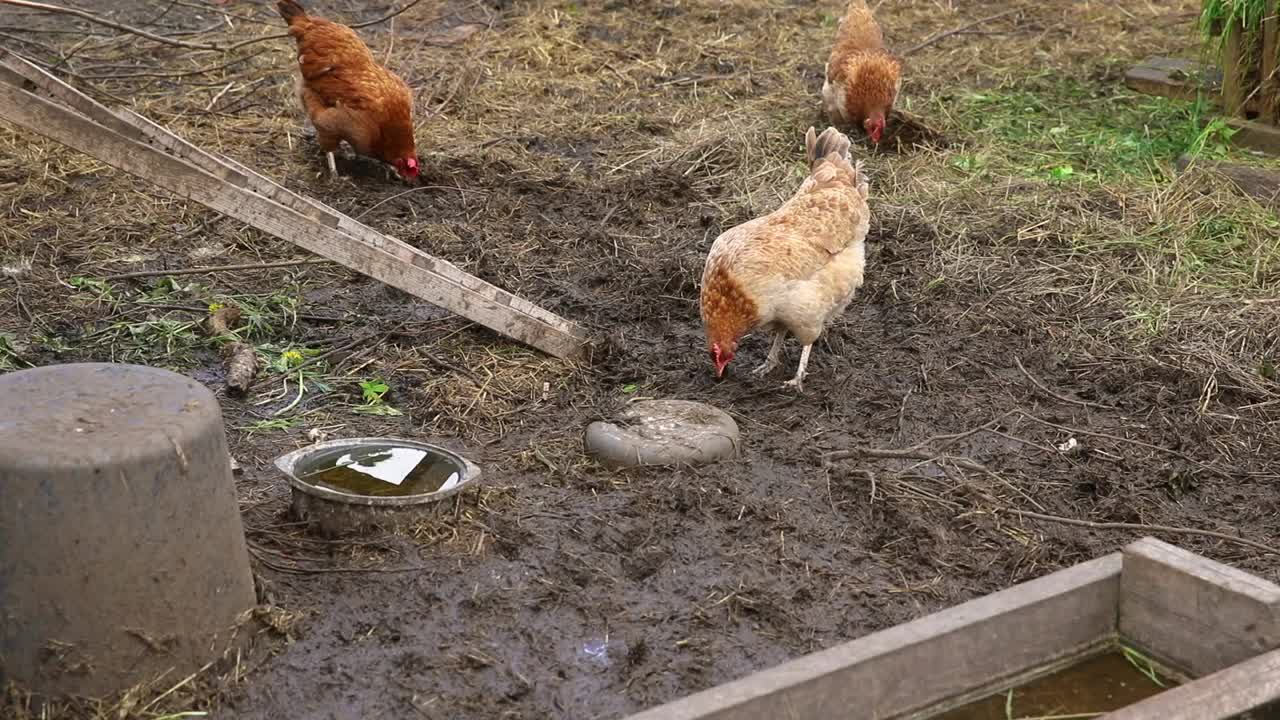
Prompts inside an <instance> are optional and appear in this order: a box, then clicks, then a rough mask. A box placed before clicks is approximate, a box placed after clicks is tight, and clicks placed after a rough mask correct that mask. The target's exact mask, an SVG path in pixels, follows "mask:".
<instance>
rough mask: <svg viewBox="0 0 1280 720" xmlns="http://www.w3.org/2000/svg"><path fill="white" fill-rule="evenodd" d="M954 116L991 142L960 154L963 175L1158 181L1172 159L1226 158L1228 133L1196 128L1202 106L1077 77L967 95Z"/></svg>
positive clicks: (957, 162)
mask: <svg viewBox="0 0 1280 720" xmlns="http://www.w3.org/2000/svg"><path fill="white" fill-rule="evenodd" d="M952 112H953V113H954V117H955V119H956V120H958V121H959V122H960V124H961V125H963V126H964V127H965V128H969V129H979V130H980V131H981V135H982V137H988V138H992V141H991V142H987V143H985V144H984V145H983V146H982V148H981V150H980V151H979V152H978V153H973V154H967V155H958V156H956V157H954V158H952V161H951V165H952V167H955V168H957V169H959V170H961V171H964V172H969V173H973V172H982V171H983V170H984V169H988V168H990V169H993V170H997V171H1004V172H1008V173H1011V174H1017V175H1024V176H1029V177H1037V178H1042V179H1045V180H1053V181H1059V182H1073V181H1093V182H1098V183H1105V182H1111V181H1115V180H1123V179H1156V180H1158V179H1162V178H1165V177H1166V176H1167V175H1168V174H1169V168H1170V166H1171V164H1172V162H1173V161H1174V160H1176V159H1177V157H1178V156H1179V155H1180V154H1182V153H1184V152H1187V153H1191V154H1194V155H1197V156H1212V157H1222V156H1225V155H1227V154H1228V153H1229V152H1230V150H1229V145H1228V144H1227V140H1228V139H1229V138H1230V132H1231V131H1230V129H1229V128H1227V127H1226V126H1225V125H1223V124H1222V123H1221V122H1218V123H1210V124H1209V125H1208V126H1207V127H1205V128H1203V129H1202V128H1201V127H1200V122H1199V121H1200V118H1201V116H1202V114H1203V107H1202V106H1201V105H1200V104H1199V103H1191V102H1184V101H1177V100H1170V99H1167V98H1159V97H1150V96H1146V95H1136V94H1132V93H1128V92H1125V91H1115V90H1114V89H1113V88H1110V87H1107V88H1102V87H1098V86H1093V85H1090V84H1085V83H1081V82H1078V81H1075V80H1045V79H1037V78H1033V79H1032V80H1030V81H1028V82H1025V83H1022V84H1019V85H1017V86H1014V87H1007V88H998V89H992V90H984V91H980V92H971V93H968V94H965V95H962V96H961V97H959V98H958V99H957V100H956V101H955V103H954V105H953V107H952Z"/></svg>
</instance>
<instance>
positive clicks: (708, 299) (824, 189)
mask: <svg viewBox="0 0 1280 720" xmlns="http://www.w3.org/2000/svg"><path fill="white" fill-rule="evenodd" d="M805 147H806V151H807V156H808V160H809V177H808V178H806V179H805V181H804V182H803V183H802V184H801V185H800V188H799V189H798V190H797V191H796V193H795V195H793V196H792V197H791V199H789V200H787V202H785V203H783V205H782V206H781V207H779V208H778V209H777V210H774V211H773V212H771V213H769V214H768V215H765V216H764V217H759V218H756V219H754V220H749V221H747V222H745V223H743V224H741V225H738V226H737V227H733V228H730V229H729V230H727V231H725V232H724V233H722V234H721V235H720V236H719V237H718V238H716V240H715V242H714V243H712V245H711V251H710V253H709V254H708V255H707V264H706V267H705V268H704V270H703V273H702V296H701V308H702V323H703V327H704V329H705V331H706V336H707V347H708V350H709V351H710V352H711V361H712V363H713V364H714V365H715V369H716V376H717V377H719V376H721V375H723V374H724V369H725V366H726V365H728V364H729V361H730V360H732V359H733V356H734V353H735V352H737V349H738V342H739V341H740V339H741V338H742V336H743V335H745V334H746V333H748V332H750V331H751V330H754V329H756V328H759V327H765V328H768V329H769V330H770V331H771V332H772V333H773V344H772V345H771V346H770V348H769V356H768V358H767V359H766V360H765V362H764V364H762V365H761V366H759V367H758V368H756V369H755V372H756V373H757V374H764V373H767V372H769V371H770V370H772V369H773V368H774V367H776V366H777V365H778V360H779V355H780V353H781V350H782V340H783V338H784V336H785V334H786V333H788V332H790V333H791V334H792V335H795V336H796V338H798V339H799V340H800V342H801V343H803V344H804V350H803V351H802V352H801V354H800V366H799V368H798V369H797V370H796V374H795V377H793V378H792V379H791V380H789V381H787V383H786V384H785V386H789V387H793V388H795V389H796V390H803V385H802V383H803V382H804V376H805V373H806V371H807V367H808V364H809V352H810V350H811V349H812V348H813V344H814V342H816V341H817V339H818V337H819V336H820V335H821V334H822V331H823V329H824V327H825V326H826V324H827V323H828V322H829V321H830V320H831V319H832V318H834V317H835V316H837V315H839V314H840V313H842V312H844V309H845V307H847V306H848V304H849V301H850V300H852V299H853V295H854V293H855V292H856V291H857V289H858V288H859V287H861V285H862V274H863V268H864V265H865V263H866V248H865V244H864V243H865V239H866V236H867V229H868V227H869V225H870V222H871V211H870V208H869V207H868V206H867V194H868V192H869V187H868V184H867V179H866V176H865V175H864V174H863V173H862V163H860V162H859V163H857V164H854V163H853V162H852V161H851V159H850V157H849V138H848V137H846V136H845V135H844V134H842V133H841V132H840V131H839V130H836V129H835V128H833V127H832V128H827V129H826V130H825V131H823V133H822V135H820V136H815V133H814V129H813V128H809V132H808V133H806V134H805Z"/></svg>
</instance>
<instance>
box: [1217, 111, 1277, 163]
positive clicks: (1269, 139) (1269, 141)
mask: <svg viewBox="0 0 1280 720" xmlns="http://www.w3.org/2000/svg"><path fill="white" fill-rule="evenodd" d="M1227 126H1228V127H1231V128H1233V129H1234V130H1235V131H1236V133H1235V134H1234V135H1232V136H1231V142H1232V143H1233V144H1235V145H1239V146H1241V147H1247V148H1249V149H1251V150H1257V151H1258V152H1263V153H1266V154H1268V155H1274V156H1277V157H1280V127H1277V126H1275V125H1264V124H1262V123H1260V122H1254V121H1252V120H1241V119H1240V118H1227Z"/></svg>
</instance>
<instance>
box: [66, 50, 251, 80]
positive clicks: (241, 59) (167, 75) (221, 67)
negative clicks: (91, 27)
mask: <svg viewBox="0 0 1280 720" xmlns="http://www.w3.org/2000/svg"><path fill="white" fill-rule="evenodd" d="M265 52H267V51H266V50H259V51H258V52H255V53H252V54H250V55H245V56H244V57H238V58H235V59H233V60H228V61H227V62H224V63H217V64H215V65H206V66H204V67H199V68H196V69H195V70H184V71H182V72H140V73H128V74H123V73H121V74H112V73H107V74H104V75H81V76H80V77H81V78H82V79H84V80H127V79H131V78H181V77H190V76H192V75H204V74H206V73H212V72H217V71H219V70H226V69H227V68H229V67H231V66H232V65H238V64H240V63H242V62H245V61H247V60H252V59H253V58H256V57H258V56H259V55H261V54H263V53H265ZM89 69H90V70H92V69H93V68H89Z"/></svg>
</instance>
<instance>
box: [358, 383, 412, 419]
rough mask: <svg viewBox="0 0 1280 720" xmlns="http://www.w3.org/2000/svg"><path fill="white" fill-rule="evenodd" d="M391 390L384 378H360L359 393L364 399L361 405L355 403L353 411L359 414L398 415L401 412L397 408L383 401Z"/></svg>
mask: <svg viewBox="0 0 1280 720" xmlns="http://www.w3.org/2000/svg"><path fill="white" fill-rule="evenodd" d="M390 391H391V386H390V385H388V384H387V382H386V381H385V380H382V379H380V378H373V379H371V380H362V381H361V382H360V395H361V398H362V399H363V400H364V404H363V405H357V406H356V407H355V412H357V413H359V414H361V415H388V416H398V415H402V414H403V413H401V412H400V410H399V409H397V408H394V407H391V406H390V405H388V404H387V403H386V401H385V397H386V394H387V393H388V392H390Z"/></svg>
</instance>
